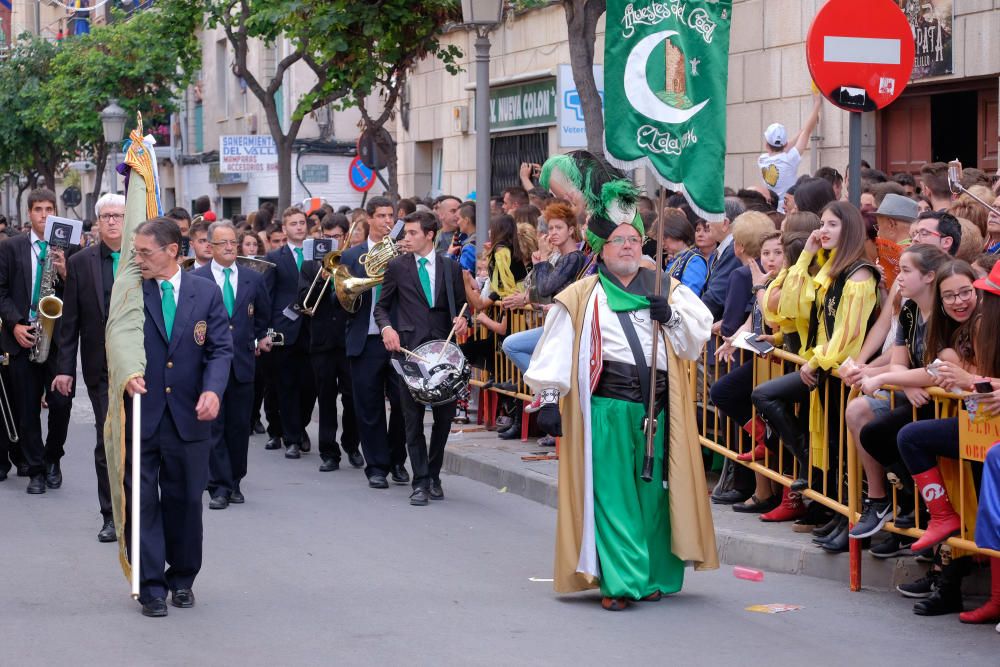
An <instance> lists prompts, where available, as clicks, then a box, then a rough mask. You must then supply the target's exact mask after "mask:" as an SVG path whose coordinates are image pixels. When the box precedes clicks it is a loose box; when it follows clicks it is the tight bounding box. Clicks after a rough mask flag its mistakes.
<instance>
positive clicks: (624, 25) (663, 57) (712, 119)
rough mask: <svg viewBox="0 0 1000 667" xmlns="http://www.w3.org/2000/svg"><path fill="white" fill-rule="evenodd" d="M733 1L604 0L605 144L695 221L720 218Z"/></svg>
mask: <svg viewBox="0 0 1000 667" xmlns="http://www.w3.org/2000/svg"><path fill="white" fill-rule="evenodd" d="M732 6H733V3H732V0H608V2H607V32H606V36H605V42H604V44H605V47H604V86H605V88H604V94H605V104H604V109H605V115H604V143H605V152H606V153H607V156H608V160H609V161H610V162H611V163H612V164H614V165H615V166H617V167H620V168H622V169H636V168H640V167H648V168H649V169H651V170H652V172H653V174H654V175H655V176H656V180H658V181H659V182H660V184H661V185H664V186H666V187H667V188H669V189H671V190H675V191H680V192H683V193H684V195H685V197H686V198H687V200H688V203H690V205H691V208H692V209H693V210H694V211H695V212H696V213H697V214H698V215H699V216H701V217H702V218H704V219H706V220H710V221H715V220H722V219H723V217H724V216H725V206H724V196H723V188H724V179H725V166H726V165H725V159H726V83H727V79H728V76H729V24H730V21H731V20H732Z"/></svg>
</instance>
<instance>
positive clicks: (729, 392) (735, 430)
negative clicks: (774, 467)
mask: <svg viewBox="0 0 1000 667" xmlns="http://www.w3.org/2000/svg"><path fill="white" fill-rule="evenodd" d="M751 392H753V360H752V359H751V360H749V361H746V362H744V363H743V364H741V365H739V366H735V367H733V369H732V370H731V371H729V372H728V373H726V374H725V375H723V376H722V377H720V378H719V379H718V380H717V381H716V382H715V383H714V384H713V385H712V388H711V390H710V396H711V397H712V404H713V405H715V407H716V408H718V409H719V411H720V412H721V413H722V414H723V415H725V416H726V417H729V420H728V421H729V424H728V427H729V436H730V437H731V438H737V439H740V438H743V436H744V435H746V434H745V433H744V431H743V425H744V424H746V423H747V422H748V421H750V419H751V418H753V405H752V403H751V402H750V394H751ZM734 442H735V441H734ZM755 446H756V443H755V442H752V441H751V442H750V445H749V447H750V449H751V450H752V449H753V448H754V447H755ZM743 451H747V449H746V448H744V449H743ZM733 475H734V476H733V488H735V489H737V490H738V491H746V492H750V493H752V492H753V490H754V488H755V487H756V481H755V478H754V474H753V471H752V470H750V469H749V468H747V467H746V466H741V465H737V466H736V468H734V471H733Z"/></svg>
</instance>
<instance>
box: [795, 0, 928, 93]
mask: <svg viewBox="0 0 1000 667" xmlns="http://www.w3.org/2000/svg"><path fill="white" fill-rule="evenodd" d="M914 52H915V46H914V42H913V32H912V31H911V30H910V24H909V22H908V21H907V20H906V15H905V14H903V12H902V10H901V9H900V8H899V6H898V5H897V4H896V3H895V2H893V1H892V0H830V2H828V3H826V4H825V5H824V6H823V8H822V9H820V11H819V13H818V14H817V15H816V19H815V20H814V21H813V24H812V26H811V27H810V28H809V36H808V38H807V39H806V60H807V62H808V63H809V72H810V73H811V74H812V77H813V81H814V82H815V83H816V87H817V88H819V90H820V91H821V92H822V93H823V95H824V96H825V97H826V98H827V99H828V100H830V101H831V102H833V103H834V104H835V105H837V106H838V107H840V108H842V109H847V110H848V111H874V110H875V109H882V108H885V107H886V106H888V105H889V104H891V103H892V102H893V101H894V100H895V99H896V98H897V97H899V95H900V94H901V93H902V92H903V89H904V88H906V84H907V83H908V82H909V81H910V75H911V74H912V72H913V59H914Z"/></svg>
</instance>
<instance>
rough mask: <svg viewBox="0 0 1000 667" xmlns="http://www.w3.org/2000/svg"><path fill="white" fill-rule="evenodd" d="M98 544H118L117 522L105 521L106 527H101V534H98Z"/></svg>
mask: <svg viewBox="0 0 1000 667" xmlns="http://www.w3.org/2000/svg"><path fill="white" fill-rule="evenodd" d="M97 541H98V542H117V541H118V536H117V535H115V520H114V519H105V520H104V525H103V526H102V527H101V532H99V533H98V534H97Z"/></svg>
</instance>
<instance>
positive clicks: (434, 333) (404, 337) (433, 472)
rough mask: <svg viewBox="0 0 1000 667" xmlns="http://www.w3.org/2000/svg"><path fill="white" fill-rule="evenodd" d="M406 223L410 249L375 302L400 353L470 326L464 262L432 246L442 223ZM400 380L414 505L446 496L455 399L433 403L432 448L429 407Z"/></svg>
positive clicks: (419, 218) (389, 271) (388, 339)
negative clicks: (428, 436) (465, 310)
mask: <svg viewBox="0 0 1000 667" xmlns="http://www.w3.org/2000/svg"><path fill="white" fill-rule="evenodd" d="M404 223H405V224H404V225H403V245H404V248H405V249H406V251H407V252H408V254H406V255H403V256H401V257H397V258H396V259H394V260H392V261H391V262H389V265H388V267H386V271H385V281H384V282H383V283H382V294H381V296H380V297H379V300H378V303H377V304H375V323H376V324H377V325H378V328H379V331H380V332H381V334H382V342H383V344H384V345H385V349H386V350H387V351H388V352H390V353H395V352H399V351H400V346H403V347H406V348H407V349H409V350H413V349H415V348H416V347H417V346H419V345H422V344H424V343H426V342H428V341H431V340H443V339H446V338H448V337H449V333H450V332H451V329H452V327H454V328H455V334H456V335H462V334H463V333H465V331H466V329H467V328H468V321H467V320H466V319H465V317H464V316H461V317H459V316H458V312H459V311H460V310H461V309H462V308H463V307H464V306H465V288H464V283H463V280H462V271H461V267H459V266H458V265H457V264H454V263H453V262H452V260H451V259H449V258H448V256H447V255H445V254H444V253H440V252H436V251H435V248H434V240H435V238H434V237H435V236H436V235H437V232H438V230H439V229H440V228H441V223H439V222H438V220H437V218H436V217H434V215H433V214H431V213H427V212H416V213H411V214H409V215H408V216H406V218H405V219H404ZM449 281H450V284H449ZM392 312H395V313H396V317H395V318H391V317H390V315H389V314H390V313H392ZM394 322H395V323H396V324H395V325H394ZM397 326H398V329H397ZM398 384H399V385H400V386H399V404H400V407H402V409H403V419H404V420H405V424H406V448H407V450H408V451H409V453H410V467H411V468H412V469H413V493H412V494H411V495H410V504H411V505H427V503H428V498H430V499H433V500H441V499H443V498H444V491H443V490H442V489H441V464H442V463H444V447H445V443H446V442H447V440H448V434H449V433H450V432H451V422H452V419H454V418H455V401H451V402H450V403H445V404H444V405H436V406H434V408H433V413H434V426H433V427H432V428H431V442H430V451H429V452H428V448H427V440H426V439H425V437H424V411H425V406H424V405H422V404H420V403H417V402H416V401H415V400H414V398H413V396H412V395H410V391H409V389H407V388H406V386H405V385H404V384H403V383H402V382H400V383H398ZM456 398H457V397H456Z"/></svg>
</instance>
